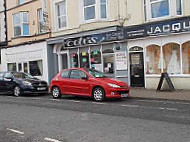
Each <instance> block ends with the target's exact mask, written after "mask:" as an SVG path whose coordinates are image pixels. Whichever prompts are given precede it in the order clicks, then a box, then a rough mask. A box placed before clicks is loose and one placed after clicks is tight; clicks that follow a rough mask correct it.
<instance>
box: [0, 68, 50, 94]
mask: <svg viewBox="0 0 190 142" xmlns="http://www.w3.org/2000/svg"><path fill="white" fill-rule="evenodd" d="M10 93H11V94H14V95H15V96H17V97H18V96H20V95H21V94H47V93H48V85H47V82H46V81H42V80H39V79H37V78H35V77H33V76H31V75H30V74H27V73H24V72H0V94H10Z"/></svg>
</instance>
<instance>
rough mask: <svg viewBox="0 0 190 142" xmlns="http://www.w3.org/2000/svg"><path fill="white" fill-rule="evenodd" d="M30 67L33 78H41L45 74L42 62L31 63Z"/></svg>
mask: <svg viewBox="0 0 190 142" xmlns="http://www.w3.org/2000/svg"><path fill="white" fill-rule="evenodd" d="M29 67H30V74H31V75H32V76H41V75H42V74H43V66H42V60H38V61H30V62H29Z"/></svg>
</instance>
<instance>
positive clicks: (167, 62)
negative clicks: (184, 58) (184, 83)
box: [160, 43, 181, 74]
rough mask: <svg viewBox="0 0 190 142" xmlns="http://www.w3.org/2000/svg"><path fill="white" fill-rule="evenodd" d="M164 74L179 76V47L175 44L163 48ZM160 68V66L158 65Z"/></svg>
mask: <svg viewBox="0 0 190 142" xmlns="http://www.w3.org/2000/svg"><path fill="white" fill-rule="evenodd" d="M162 64H163V65H162V66H163V70H164V72H168V73H169V74H180V73H181V64H180V45H179V44H176V43H169V44H166V45H165V46H163V62H162ZM160 67H161V65H160Z"/></svg>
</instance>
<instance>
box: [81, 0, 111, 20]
mask: <svg viewBox="0 0 190 142" xmlns="http://www.w3.org/2000/svg"><path fill="white" fill-rule="evenodd" d="M80 3H81V8H80V9H81V11H82V17H81V19H82V20H81V23H90V22H95V21H105V20H107V19H108V0H106V3H104V4H106V18H102V17H101V5H102V3H101V0H95V4H94V6H95V18H94V19H89V20H85V14H84V11H85V10H84V9H85V7H84V0H80ZM86 7H89V6H86Z"/></svg>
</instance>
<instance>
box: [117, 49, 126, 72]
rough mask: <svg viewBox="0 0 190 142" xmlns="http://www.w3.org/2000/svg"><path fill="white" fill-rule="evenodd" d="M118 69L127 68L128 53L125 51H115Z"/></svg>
mask: <svg viewBox="0 0 190 142" xmlns="http://www.w3.org/2000/svg"><path fill="white" fill-rule="evenodd" d="M115 61H116V70H127V53H126V52H125V51H122V52H116V53H115Z"/></svg>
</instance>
